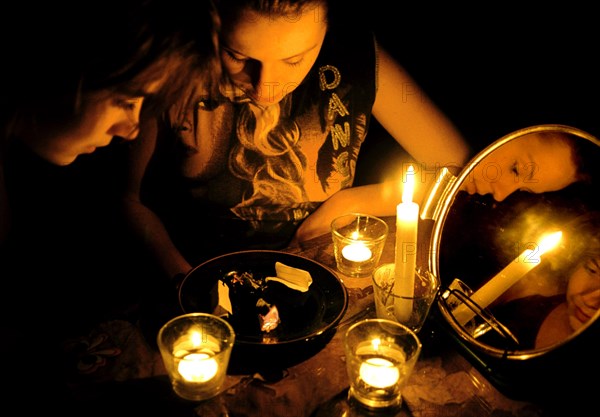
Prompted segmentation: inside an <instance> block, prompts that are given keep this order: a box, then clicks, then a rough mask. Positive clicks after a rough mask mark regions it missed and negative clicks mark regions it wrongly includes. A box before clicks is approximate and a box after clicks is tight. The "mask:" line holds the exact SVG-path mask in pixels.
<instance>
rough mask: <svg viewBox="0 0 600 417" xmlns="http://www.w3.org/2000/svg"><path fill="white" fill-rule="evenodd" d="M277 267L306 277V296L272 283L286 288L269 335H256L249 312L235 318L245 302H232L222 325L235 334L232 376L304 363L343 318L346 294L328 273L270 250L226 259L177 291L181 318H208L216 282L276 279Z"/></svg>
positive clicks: (197, 272)
mask: <svg viewBox="0 0 600 417" xmlns="http://www.w3.org/2000/svg"><path fill="white" fill-rule="evenodd" d="M276 262H281V263H283V264H285V265H287V266H291V267H294V268H298V269H303V270H305V271H308V272H309V273H310V275H311V277H312V280H313V282H312V284H311V285H310V287H309V289H308V291H307V292H300V291H296V290H291V289H289V288H287V287H285V286H283V285H281V284H278V283H276V284H277V285H281V286H282V287H285V288H284V289H283V290H282V291H278V292H279V295H280V296H279V297H276V298H274V300H275V305H276V306H277V308H278V310H279V315H280V317H281V323H280V324H279V325H278V326H277V327H276V328H275V329H274V330H271V331H270V332H265V331H263V330H261V328H260V324H259V320H258V314H257V313H255V312H254V311H253V310H252V308H246V309H245V310H244V314H243V315H241V316H240V314H237V317H236V314H235V313H236V309H237V307H238V306H237V305H236V303H243V302H244V300H239V299H236V298H235V297H233V296H232V297H231V301H232V304H233V309H234V314H233V315H230V316H229V317H227V318H226V319H227V320H228V321H229V322H230V323H231V325H232V326H233V328H234V330H235V334H236V341H235V345H234V348H233V351H232V357H231V362H230V370H231V372H233V373H236V372H241V373H247V372H254V371H260V370H268V369H281V368H284V367H288V366H291V365H294V364H296V363H299V362H301V361H303V360H305V359H307V358H308V357H310V356H312V355H314V354H316V353H317V352H318V351H319V350H321V348H323V346H325V344H326V343H327V342H328V341H329V340H330V339H331V337H332V336H333V335H334V334H335V331H336V328H337V324H338V323H339V321H340V320H341V318H342V316H343V315H344V313H345V312H346V308H347V306H348V294H347V291H346V288H345V286H344V285H343V283H342V282H341V281H340V280H339V279H338V278H337V276H336V274H335V273H334V272H333V271H332V270H331V269H330V268H328V267H326V266H324V265H321V264H319V263H317V262H315V261H313V260H311V259H308V258H304V257H302V256H298V255H293V254H289V253H285V252H279V251H271V250H249V251H241V252H234V253H229V254H226V255H221V256H218V257H216V258H213V259H211V260H209V261H206V262H204V263H202V264H200V265H198V266H197V267H195V268H194V269H192V270H191V271H190V272H189V273H188V274H187V276H186V277H185V278H184V280H183V282H182V284H181V286H180V289H179V304H180V307H181V309H182V310H183V312H184V313H191V312H208V313H213V312H214V311H215V308H216V307H217V304H218V297H217V285H218V283H219V280H220V279H222V278H223V277H225V276H226V275H227V274H228V273H230V272H231V271H238V272H240V273H242V272H248V273H252V274H253V276H254V277H257V278H259V277H267V276H276V272H275V263H276ZM271 282H272V281H271ZM230 294H231V293H230ZM250 301H251V303H252V302H253V300H250Z"/></svg>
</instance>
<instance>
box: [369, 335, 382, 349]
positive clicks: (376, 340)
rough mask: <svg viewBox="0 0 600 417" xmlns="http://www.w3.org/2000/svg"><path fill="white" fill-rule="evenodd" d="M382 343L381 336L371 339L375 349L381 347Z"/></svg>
mask: <svg viewBox="0 0 600 417" xmlns="http://www.w3.org/2000/svg"><path fill="white" fill-rule="evenodd" d="M380 344H381V339H379V338H376V339H373V340H371V345H373V348H374V349H375V350H378V349H379V345H380Z"/></svg>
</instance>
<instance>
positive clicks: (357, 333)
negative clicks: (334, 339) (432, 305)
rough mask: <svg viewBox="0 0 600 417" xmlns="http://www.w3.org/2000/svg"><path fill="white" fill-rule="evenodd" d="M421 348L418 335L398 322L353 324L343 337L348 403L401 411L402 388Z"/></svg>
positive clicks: (372, 321) (384, 321) (381, 320)
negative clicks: (352, 402)
mask: <svg viewBox="0 0 600 417" xmlns="http://www.w3.org/2000/svg"><path fill="white" fill-rule="evenodd" d="M421 348H422V345H421V341H420V340H419V338H418V337H417V335H416V333H415V332H413V331H412V330H411V329H409V328H408V327H406V326H404V325H402V324H400V323H398V322H395V321H391V320H386V319H366V320H362V321H359V322H357V323H354V324H353V325H352V326H350V328H348V330H347V331H346V333H345V335H344V351H345V354H346V367H347V372H348V378H349V379H350V389H349V391H348V399H349V400H350V401H352V400H356V401H358V402H359V403H360V404H362V405H364V406H366V407H368V408H371V409H381V408H393V407H399V406H400V405H401V404H402V388H403V387H404V386H405V385H406V383H407V381H408V378H409V377H410V375H411V373H412V370H413V368H414V366H415V363H416V362H417V359H418V358H419V355H420V353H421Z"/></svg>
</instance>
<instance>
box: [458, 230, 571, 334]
mask: <svg viewBox="0 0 600 417" xmlns="http://www.w3.org/2000/svg"><path fill="white" fill-rule="evenodd" d="M561 238H562V232H556V233H552V234H550V235H548V236H546V237H544V238H543V239H542V241H541V242H540V244H539V246H538V247H537V248H535V249H525V250H524V251H523V252H522V253H521V254H520V255H519V256H517V257H516V258H515V259H514V260H513V261H512V262H511V263H510V264H508V266H506V267H505V268H504V269H503V270H502V271H500V272H499V273H498V274H497V275H496V276H495V277H493V278H492V279H490V280H489V281H488V282H486V283H485V284H484V285H483V286H482V287H481V288H480V289H479V290H477V291H476V292H474V293H473V294H472V295H471V297H470V298H471V300H472V301H474V302H475V303H477V305H479V307H481V308H482V309H483V308H486V307H487V306H489V305H490V304H491V303H492V302H493V301H494V300H495V299H496V298H498V297H499V296H500V295H502V294H503V293H504V292H505V291H506V290H508V289H509V288H510V287H511V286H513V285H514V284H515V283H516V282H517V281H518V280H519V279H521V277H523V276H524V275H525V274H527V273H528V272H529V271H531V270H532V269H533V268H535V267H536V266H538V265H539V263H540V258H541V256H542V255H543V254H544V253H546V252H548V251H550V250H551V249H553V248H554V247H556V245H558V242H559V241H560V239H561ZM452 314H453V315H454V318H455V319H456V320H457V321H458V322H459V323H460V324H461V325H464V324H465V323H468V322H469V321H470V320H471V319H472V318H473V317H475V312H474V311H473V310H472V309H471V308H469V307H467V306H466V305H465V304H464V303H462V304H460V305H458V306H457V307H456V308H455V309H454V310H453V311H452Z"/></svg>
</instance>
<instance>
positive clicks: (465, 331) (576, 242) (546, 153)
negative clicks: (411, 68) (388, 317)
mask: <svg viewBox="0 0 600 417" xmlns="http://www.w3.org/2000/svg"><path fill="white" fill-rule="evenodd" d="M599 163H600V141H598V139H597V138H595V137H594V136H592V135H590V134H588V133H587V132H584V131H581V130H579V129H576V128H573V127H570V126H564V125H539V126H533V127H529V128H526V129H522V130H519V131H516V132H513V133H511V134H509V135H507V136H505V137H503V138H501V139H499V140H497V141H496V142H494V143H493V144H492V145H490V146H489V147H487V148H486V149H484V150H483V151H482V152H480V153H479V154H477V155H476V156H475V157H474V158H473V159H472V161H471V162H470V163H469V165H468V166H467V167H465V168H464V169H463V170H462V171H461V173H460V174H459V176H458V177H456V178H452V180H451V181H447V182H448V184H449V185H448V186H447V188H446V190H445V191H444V193H443V198H442V199H441V200H440V201H439V203H438V204H437V210H436V212H437V213H439V214H438V215H437V217H436V221H435V224H434V227H433V232H432V246H431V251H430V259H429V262H430V267H431V269H432V271H433V272H434V273H435V274H436V275H437V276H438V277H440V280H441V283H442V286H441V290H440V294H439V297H438V312H439V313H440V315H441V317H442V322H444V324H445V326H446V327H447V328H449V329H450V331H451V333H452V334H453V335H454V336H456V337H455V339H456V340H457V341H458V342H459V343H460V344H462V345H463V347H466V349H467V350H468V351H469V352H470V353H471V354H472V355H473V356H475V357H476V358H477V360H478V361H479V362H481V363H483V364H484V367H485V366H487V367H488V368H489V364H490V363H494V361H495V360H500V361H501V362H502V364H503V366H504V365H506V364H507V363H510V362H511V361H512V360H514V362H519V363H523V362H526V361H527V360H529V361H531V360H533V359H535V358H540V357H544V356H552V355H551V354H552V353H553V352H554V351H560V350H561V349H562V348H564V347H566V346H567V345H570V344H573V343H572V342H573V341H574V340H576V339H581V338H582V337H580V336H583V333H597V331H598V330H599V329H598V327H600V326H598V325H597V324H596V322H599V320H598V317H599V316H600V310H599V309H600V210H599V208H598V203H597V200H598V191H599V190H598V185H597V184H598V175H600V174H598V173H597V172H596V171H597V170H598V165H600V164H599ZM592 328H596V329H594V330H593V331H592ZM588 338H589V339H590V340H594V342H593V343H594V344H595V345H596V344H597V342H595V340H596V339H597V338H592V337H591V336H589V337H588ZM586 343H587V342H586ZM579 344H581V343H579ZM587 344H588V345H589V344H590V343H587ZM559 348H561V349H559ZM494 372H496V374H495V376H499V374H501V373H502V372H497V370H496V371H494ZM517 374H521V373H520V372H517Z"/></svg>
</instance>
